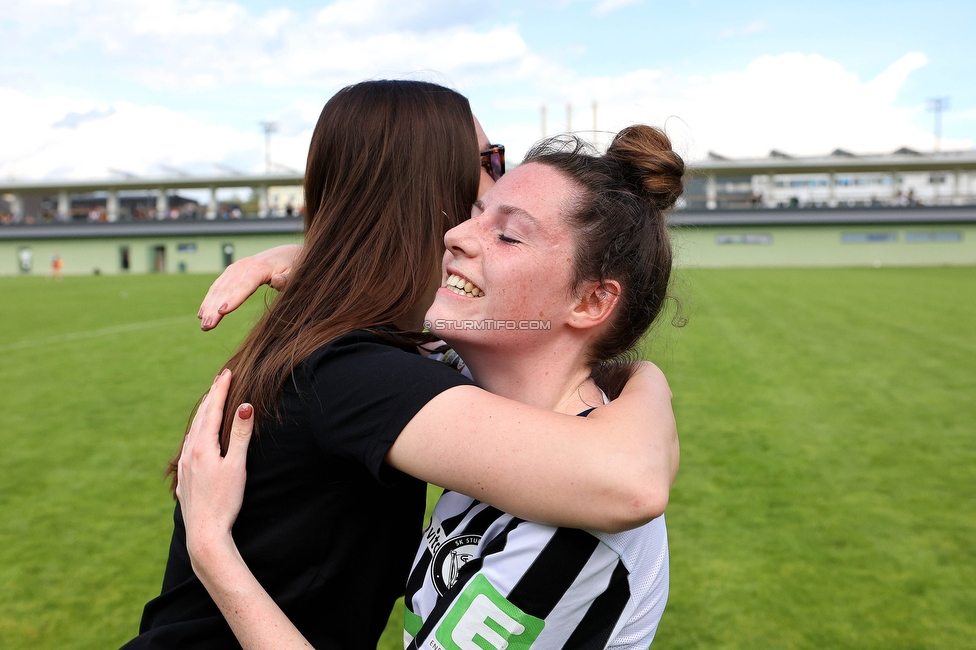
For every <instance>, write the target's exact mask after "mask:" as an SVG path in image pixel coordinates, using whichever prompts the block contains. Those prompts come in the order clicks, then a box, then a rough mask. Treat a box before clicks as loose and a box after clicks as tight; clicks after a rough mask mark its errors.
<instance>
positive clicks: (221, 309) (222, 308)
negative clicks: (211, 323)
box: [217, 302, 227, 314]
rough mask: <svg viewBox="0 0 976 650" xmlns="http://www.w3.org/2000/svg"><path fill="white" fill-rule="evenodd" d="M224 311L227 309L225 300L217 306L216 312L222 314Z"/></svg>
mask: <svg viewBox="0 0 976 650" xmlns="http://www.w3.org/2000/svg"><path fill="white" fill-rule="evenodd" d="M225 311H227V303H226V302H225V303H224V304H222V305H221V306H220V307H219V308H218V309H217V313H218V314H223V313H224V312H225Z"/></svg>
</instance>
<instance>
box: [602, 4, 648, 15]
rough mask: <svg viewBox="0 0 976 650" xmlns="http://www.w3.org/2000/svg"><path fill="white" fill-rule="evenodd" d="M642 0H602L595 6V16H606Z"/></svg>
mask: <svg viewBox="0 0 976 650" xmlns="http://www.w3.org/2000/svg"><path fill="white" fill-rule="evenodd" d="M640 1H641V0H600V2H598V3H596V6H595V7H593V15H594V16H606V15H608V14H611V13H613V12H614V11H616V10H617V9H623V8H624V7H629V6H630V5H635V4H637V3H639V2H640Z"/></svg>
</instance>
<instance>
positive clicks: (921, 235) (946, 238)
mask: <svg viewBox="0 0 976 650" xmlns="http://www.w3.org/2000/svg"><path fill="white" fill-rule="evenodd" d="M905 241H906V242H912V243H917V242H956V241H962V233H961V232H959V231H958V230H947V231H942V232H906V233H905Z"/></svg>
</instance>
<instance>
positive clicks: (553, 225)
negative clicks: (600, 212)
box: [427, 163, 576, 347]
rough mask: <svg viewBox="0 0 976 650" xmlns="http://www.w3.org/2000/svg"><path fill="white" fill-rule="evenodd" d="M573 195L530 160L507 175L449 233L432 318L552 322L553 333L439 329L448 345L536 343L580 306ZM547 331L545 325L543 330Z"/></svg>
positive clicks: (563, 181)
mask: <svg viewBox="0 0 976 650" xmlns="http://www.w3.org/2000/svg"><path fill="white" fill-rule="evenodd" d="M575 191H576V187H575V184H574V183H573V182H572V181H571V180H569V179H568V178H566V177H565V176H563V175H562V174H561V173H560V172H557V171H555V170H554V169H552V168H550V167H547V166H545V165H542V164H539V163H529V164H526V165H522V166H520V167H517V168H516V169H514V170H512V171H511V172H508V173H507V174H505V175H504V176H503V177H502V178H501V179H500V180H499V181H498V182H497V183H495V185H494V186H493V187H491V188H490V189H489V190H488V191H487V192H486V193H485V195H484V196H482V197H481V198H480V199H479V200H478V201H477V202H476V203H475V205H474V207H473V208H472V211H471V219H469V220H468V221H465V222H463V223H461V224H460V225H458V226H456V227H455V228H452V229H451V230H449V231H448V232H447V234H446V235H445V236H444V243H445V245H446V246H447V251H446V253H445V254H444V275H443V283H444V285H445V286H442V287H441V288H440V289H439V290H438V291H437V295H436V297H435V298H434V304H433V305H432V306H431V308H430V310H429V311H428V312H427V320H429V321H431V322H436V321H437V320H438V319H442V320H448V321H461V320H464V321H469V320H470V321H475V322H482V321H485V320H488V319H490V320H495V321H516V322H518V321H542V322H543V323H544V322H546V321H548V322H550V323H551V326H550V327H551V329H549V330H545V329H538V328H536V329H519V330H510V329H507V328H492V327H486V328H483V329H478V328H471V329H457V326H456V325H455V329H450V328H443V329H436V333H437V334H438V335H440V336H441V337H443V338H444V340H446V341H447V342H448V343H451V344H453V345H457V344H459V343H461V344H463V343H466V342H470V343H475V342H480V343H484V344H488V345H491V346H493V347H501V346H505V345H509V344H512V345H514V344H518V345H527V344H528V345H531V343H532V341H533V340H534V339H535V340H541V338H538V339H537V338H536V337H542V338H544V337H545V336H546V333H554V332H557V331H558V330H559V329H560V326H561V325H562V324H563V323H564V322H565V318H566V317H567V316H568V314H569V312H570V310H571V309H572V307H573V305H574V304H575V298H574V296H573V291H572V289H573V287H572V261H573V257H574V255H575V250H576V246H575V242H574V240H573V236H572V232H571V230H570V228H569V226H568V225H567V224H566V221H565V215H566V214H567V212H568V206H569V205H570V201H571V199H572V197H573V195H574V193H575ZM543 327H544V326H543Z"/></svg>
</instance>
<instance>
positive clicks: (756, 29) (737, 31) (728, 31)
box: [718, 20, 773, 38]
mask: <svg viewBox="0 0 976 650" xmlns="http://www.w3.org/2000/svg"><path fill="white" fill-rule="evenodd" d="M772 28H773V26H772V25H770V24H769V23H767V22H766V21H765V20H754V21H752V22H751V23H747V24H745V25H740V26H737V27H726V28H725V29H723V30H722V31H720V32H719V33H718V37H719V38H729V37H731V36H748V35H750V34H761V33H762V32H767V31H769V30H770V29H772Z"/></svg>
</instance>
